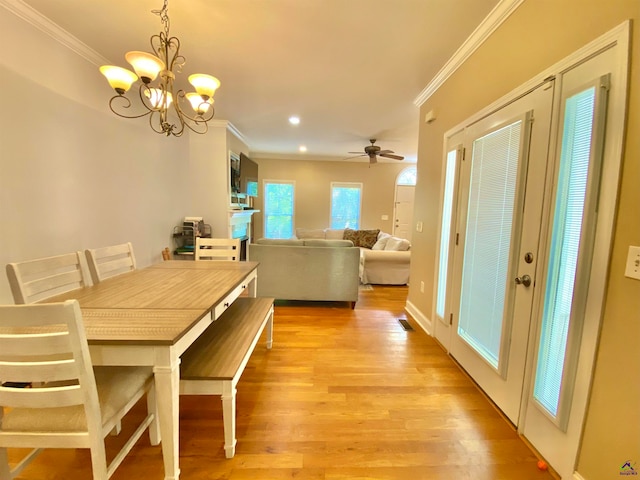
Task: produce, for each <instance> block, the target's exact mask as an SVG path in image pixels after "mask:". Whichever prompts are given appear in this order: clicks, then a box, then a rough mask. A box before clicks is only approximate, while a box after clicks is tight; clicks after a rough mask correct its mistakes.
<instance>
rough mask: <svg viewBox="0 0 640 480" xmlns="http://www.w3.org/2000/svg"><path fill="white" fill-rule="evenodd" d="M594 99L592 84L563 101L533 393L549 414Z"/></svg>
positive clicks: (553, 411) (558, 377) (570, 292)
mask: <svg viewBox="0 0 640 480" xmlns="http://www.w3.org/2000/svg"><path fill="white" fill-rule="evenodd" d="M595 99H596V89H595V87H591V88H589V89H588V90H584V91H582V92H580V93H578V94H576V95H574V96H572V97H569V98H568V99H567V101H566V103H565V117H564V129H563V134H562V147H561V154H560V168H559V172H558V187H557V194H556V195H557V196H556V202H555V210H554V212H553V230H552V236H551V245H550V250H549V251H550V254H549V266H548V273H547V282H546V288H545V296H544V302H545V303H544V309H543V317H542V331H541V335H540V346H539V352H538V362H537V368H536V379H535V386H534V398H535V399H536V400H537V401H538V403H539V404H540V405H541V406H542V407H543V408H544V409H545V410H546V411H547V412H548V413H549V414H550V415H551V416H552V417H556V415H557V414H558V407H559V404H560V393H561V390H562V384H563V372H564V371H565V365H566V353H567V343H568V342H567V339H568V334H569V326H570V321H571V315H572V306H573V301H574V288H575V280H576V271H577V268H578V253H579V249H580V243H581V239H582V234H581V232H582V224H583V213H584V206H585V199H586V191H587V180H588V173H589V160H590V158H591V144H592V139H591V136H592V131H593V119H594V107H595Z"/></svg>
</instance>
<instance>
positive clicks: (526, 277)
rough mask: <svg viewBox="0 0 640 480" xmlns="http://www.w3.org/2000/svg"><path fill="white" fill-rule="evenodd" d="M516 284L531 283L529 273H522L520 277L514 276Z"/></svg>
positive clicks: (526, 285) (526, 284)
mask: <svg viewBox="0 0 640 480" xmlns="http://www.w3.org/2000/svg"><path fill="white" fill-rule="evenodd" d="M515 282H516V285H524V286H525V287H528V286H530V285H531V277H530V276H529V275H522V276H521V277H516V280H515Z"/></svg>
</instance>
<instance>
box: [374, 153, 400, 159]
mask: <svg viewBox="0 0 640 480" xmlns="http://www.w3.org/2000/svg"><path fill="white" fill-rule="evenodd" d="M379 155H380V156H381V157H385V158H393V159H394V160H404V157H401V156H400V155H392V154H390V153H380V154H379Z"/></svg>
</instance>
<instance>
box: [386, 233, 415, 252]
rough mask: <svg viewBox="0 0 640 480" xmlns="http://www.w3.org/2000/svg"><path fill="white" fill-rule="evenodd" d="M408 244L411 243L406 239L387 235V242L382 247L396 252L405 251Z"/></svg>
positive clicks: (407, 248)
mask: <svg viewBox="0 0 640 480" xmlns="http://www.w3.org/2000/svg"><path fill="white" fill-rule="evenodd" d="M410 246H411V244H410V243H409V240H407V239H404V238H398V237H389V238H388V239H387V244H386V245H385V247H384V249H385V250H392V251H396V252H405V251H407V250H409V247H410Z"/></svg>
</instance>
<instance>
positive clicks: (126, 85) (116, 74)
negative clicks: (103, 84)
mask: <svg viewBox="0 0 640 480" xmlns="http://www.w3.org/2000/svg"><path fill="white" fill-rule="evenodd" d="M100 73H102V74H103V75H104V76H105V77H107V81H108V82H109V85H111V88H113V89H114V90H115V91H116V92H117V93H118V95H124V94H125V93H126V92H127V90H129V89H130V88H131V85H132V84H133V82H135V81H136V80H138V76H137V75H136V74H135V73H133V72H132V71H131V70H127V69H126V68H122V67H116V66H115V65H103V66H101V67H100Z"/></svg>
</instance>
